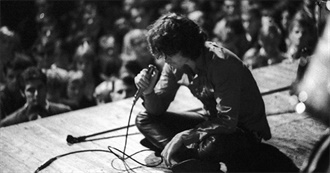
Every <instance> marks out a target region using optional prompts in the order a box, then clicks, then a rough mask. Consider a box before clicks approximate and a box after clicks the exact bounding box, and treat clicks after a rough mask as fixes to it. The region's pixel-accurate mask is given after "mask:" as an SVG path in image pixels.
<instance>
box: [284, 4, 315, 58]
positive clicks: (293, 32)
mask: <svg viewBox="0 0 330 173" xmlns="http://www.w3.org/2000/svg"><path fill="white" fill-rule="evenodd" d="M317 37H318V36H317V32H316V26H315V20H314V19H313V17H312V14H311V13H308V11H306V10H304V9H301V10H299V11H298V12H297V13H296V14H295V15H294V17H293V19H292V21H291V23H290V25H289V31H288V47H287V52H286V56H287V59H288V60H289V61H294V60H297V59H300V58H301V57H306V56H309V55H311V54H312V51H313V50H314V47H315V45H316V42H317Z"/></svg>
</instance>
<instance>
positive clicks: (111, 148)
mask: <svg viewBox="0 0 330 173" xmlns="http://www.w3.org/2000/svg"><path fill="white" fill-rule="evenodd" d="M137 100H138V98H137V99H134V101H133V104H132V107H131V110H130V114H129V118H128V125H127V127H126V133H125V144H124V150H123V151H121V150H119V149H117V148H115V147H111V146H108V150H102V149H88V150H78V151H73V152H69V153H65V154H61V155H58V156H55V157H53V158H51V159H49V160H48V161H46V162H45V163H44V164H42V165H41V166H39V167H38V168H37V169H36V170H35V171H34V173H38V172H40V171H41V170H43V169H45V168H46V167H48V166H49V165H50V164H51V163H53V162H54V161H55V160H57V159H59V158H61V157H64V156H68V155H72V154H76V153H84V152H107V153H111V154H114V155H115V156H116V157H117V158H118V159H119V160H121V161H122V162H123V164H124V165H125V169H126V170H120V171H127V172H129V170H131V171H133V169H134V168H130V167H129V165H128V164H127V163H126V161H125V160H127V159H131V160H133V161H134V162H136V163H138V164H139V165H141V166H146V167H157V166H159V165H160V164H161V163H162V162H163V158H162V157H160V161H159V162H158V163H156V164H154V165H148V164H143V163H141V162H139V161H138V160H136V159H134V158H133V157H132V156H134V155H136V154H138V153H141V152H144V151H152V150H150V149H144V150H140V151H138V152H135V153H133V154H132V155H127V154H126V153H125V152H126V146H127V138H128V130H129V127H130V126H131V125H130V120H131V117H132V112H133V108H134V106H135V104H136V102H137ZM113 150H116V151H117V152H119V153H121V154H123V156H120V155H118V154H116V153H115V152H113ZM113 162H114V160H113V161H112V164H111V165H112V167H113V168H114V169H116V168H115V167H114V165H113ZM117 170H118V169H117Z"/></svg>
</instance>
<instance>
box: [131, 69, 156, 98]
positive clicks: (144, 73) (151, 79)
mask: <svg viewBox="0 0 330 173" xmlns="http://www.w3.org/2000/svg"><path fill="white" fill-rule="evenodd" d="M158 74H159V71H158V70H157V68H154V69H153V70H152V72H151V75H149V74H148V68H144V69H143V70H141V72H140V73H139V74H138V75H136V76H135V78H134V81H135V85H136V86H137V88H138V89H140V90H142V91H143V94H144V95H147V94H150V93H151V92H152V91H153V89H154V86H155V85H156V82H157V78H158Z"/></svg>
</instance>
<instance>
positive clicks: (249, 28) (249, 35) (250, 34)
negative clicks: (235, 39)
mask: <svg viewBox="0 0 330 173" xmlns="http://www.w3.org/2000/svg"><path fill="white" fill-rule="evenodd" d="M241 18H242V24H243V27H244V30H245V37H246V40H247V41H248V48H251V47H253V46H256V44H257V39H258V34H259V29H260V28H261V11H260V9H259V8H251V9H248V10H247V11H245V12H244V13H242V15H241Z"/></svg>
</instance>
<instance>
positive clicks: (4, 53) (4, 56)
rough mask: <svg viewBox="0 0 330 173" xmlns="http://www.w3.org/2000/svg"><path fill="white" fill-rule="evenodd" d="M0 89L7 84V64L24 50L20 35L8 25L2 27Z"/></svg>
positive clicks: (0, 36) (0, 35)
mask: <svg viewBox="0 0 330 173" xmlns="http://www.w3.org/2000/svg"><path fill="white" fill-rule="evenodd" d="M0 45H1V46H0V57H1V58H0V89H1V88H3V87H4V86H5V83H6V82H5V81H4V79H5V74H4V70H5V68H6V67H5V65H6V64H7V63H8V62H9V61H10V59H12V57H14V56H15V53H19V52H21V50H22V47H21V40H20V37H19V35H18V34H17V33H16V32H14V31H12V30H10V29H9V28H8V27H7V26H2V27H1V28H0Z"/></svg>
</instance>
